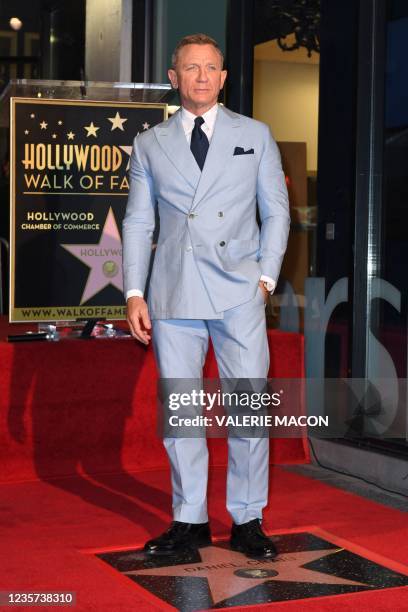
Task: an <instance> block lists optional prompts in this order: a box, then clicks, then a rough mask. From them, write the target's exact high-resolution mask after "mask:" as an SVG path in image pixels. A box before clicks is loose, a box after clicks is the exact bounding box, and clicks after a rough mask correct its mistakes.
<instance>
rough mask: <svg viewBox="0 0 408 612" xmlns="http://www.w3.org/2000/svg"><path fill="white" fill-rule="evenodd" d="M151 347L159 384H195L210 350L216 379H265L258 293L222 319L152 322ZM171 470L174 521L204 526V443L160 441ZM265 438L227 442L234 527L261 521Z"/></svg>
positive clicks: (266, 350)
mask: <svg viewBox="0 0 408 612" xmlns="http://www.w3.org/2000/svg"><path fill="white" fill-rule="evenodd" d="M152 325H153V347H154V352H155V357H156V361H157V364H158V367H159V371H160V377H161V378H162V379H173V378H184V379H196V380H197V379H200V378H201V376H202V369H203V365H204V361H205V357H206V354H207V349H208V339H209V337H211V341H212V344H213V347H214V352H215V356H216V360H217V364H218V372H219V376H220V378H221V379H223V378H224V379H225V378H227V379H237V378H238V379H240V378H245V379H248V378H252V379H258V380H259V379H266V377H267V375H268V370H269V348H268V340H267V334H266V323H265V305H264V299H263V292H262V290H261V289H260V288H258V291H257V293H256V295H255V297H254V298H253V299H251V300H250V301H249V302H246V303H245V304H241V305H240V306H237V307H235V308H231V309H229V310H227V311H225V312H224V318H223V319H207V320H201V319H154V320H153V322H152ZM163 442H164V446H165V448H166V451H167V453H168V457H169V460H170V466H171V480H172V488H173V516H174V520H178V521H183V522H187V523H204V522H207V520H208V514H207V481H208V449H207V441H206V439H205V437H195V438H194V437H192V438H177V437H175V438H164V440H163ZM268 468H269V438H268V437H263V438H240V437H229V438H228V472H227V509H228V511H229V513H230V515H231V517H232V519H233V521H234V522H235V523H236V524H242V523H246V522H247V521H250V520H252V519H254V518H262V509H263V508H264V507H265V506H266V504H267V498H268Z"/></svg>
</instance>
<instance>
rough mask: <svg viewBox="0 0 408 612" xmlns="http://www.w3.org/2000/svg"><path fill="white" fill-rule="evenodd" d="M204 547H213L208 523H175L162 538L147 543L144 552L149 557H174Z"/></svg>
mask: <svg viewBox="0 0 408 612" xmlns="http://www.w3.org/2000/svg"><path fill="white" fill-rule="evenodd" d="M203 546H211V533H210V526H209V524H208V523H182V522H181V521H173V522H172V523H171V525H170V527H169V528H168V529H167V531H165V532H164V533H162V535H161V536H159V537H158V538H154V539H153V540H149V541H148V542H146V544H145V545H144V549H143V550H144V551H145V553H147V554H148V555H174V554H177V553H179V552H183V551H191V550H197V548H201V547H203Z"/></svg>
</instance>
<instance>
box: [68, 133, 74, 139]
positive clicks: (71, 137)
mask: <svg viewBox="0 0 408 612" xmlns="http://www.w3.org/2000/svg"><path fill="white" fill-rule="evenodd" d="M67 137H68V140H74V138H75V134H74V132H68V134H67Z"/></svg>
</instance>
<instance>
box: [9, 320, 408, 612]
mask: <svg viewBox="0 0 408 612" xmlns="http://www.w3.org/2000/svg"><path fill="white" fill-rule="evenodd" d="M5 333H9V332H8V330H7V327H6V326H5V325H3V328H2V329H0V335H2V336H3V337H4V334H5ZM14 333H16V332H15V331H14ZM269 341H270V347H271V375H272V376H274V377H282V378H284V377H287V378H297V377H302V376H303V339H302V337H301V336H299V335H297V334H284V333H281V332H270V334H269ZM0 360H1V361H0V363H1V368H2V370H1V376H0V408H1V423H0V436H1V439H0V444H1V446H0V466H1V476H0V477H1V479H2V481H3V484H1V485H0V527H1V531H2V540H1V542H2V550H1V569H2V571H1V575H0V590H23V591H30V590H32V591H35V592H38V591H40V590H47V591H50V590H52V591H55V590H57V591H76V592H77V606H76V607H75V609H76V610H91V611H92V610H95V611H98V612H99V611H101V610H107V611H108V610H109V611H115V612H116V611H122V610H123V611H126V612H127V611H133V610H143V611H145V610H158V609H164V608H163V606H160V605H159V606H158V605H157V603H156V602H154V601H153V600H150V602H149V600H148V599H146V598H145V597H144V596H142V595H141V593H140V591H139V590H138V589H137V588H136V587H135V585H134V584H132V582H130V581H129V580H128V579H125V578H123V577H122V576H121V575H120V574H119V573H115V572H113V571H112V570H111V569H110V568H108V567H107V566H106V564H104V563H103V562H102V561H101V560H99V559H97V558H96V557H94V556H93V555H91V554H89V550H90V549H95V550H98V551H101V550H109V549H110V550H118V549H129V548H132V547H139V546H141V545H142V544H143V542H144V541H145V540H146V539H147V538H148V537H149V536H150V535H156V534H158V533H160V532H161V531H162V530H163V529H164V527H166V526H167V525H168V522H169V520H170V506H171V500H170V490H169V476H168V473H167V468H164V467H163V466H165V465H167V461H166V458H165V454H164V451H163V448H162V444H161V441H160V440H159V439H158V438H157V436H156V433H155V428H154V427H155V426H154V422H155V414H154V413H155V408H154V403H155V393H156V389H155V376H156V372H155V366H154V362H153V356H152V351H151V350H145V349H144V348H143V347H142V346H140V345H137V344H136V343H135V342H133V341H132V340H118V341H117V342H112V341H109V340H92V341H89V342H87V341H65V342H61V343H51V344H49V343H38V344H35V345H34V344H23V345H22V344H20V345H17V344H15V345H11V344H7V343H6V342H4V341H3V342H1V341H0ZM206 368H207V370H206V375H207V376H208V377H211V376H216V369H215V363H214V360H213V357H212V356H211V355H210V356H209V359H208V362H207V366H206ZM211 443H212V446H213V448H212V451H213V452H212V462H213V464H214V465H215V466H217V465H218V466H222V465H224V464H225V442H224V441H223V440H212V441H211ZM307 460H308V454H307V450H306V448H305V444H304V441H303V440H300V439H299V440H290V439H289V440H276V441H273V443H272V461H273V462H275V463H277V462H281V463H290V462H305V461H307ZM214 465H213V467H212V469H211V472H210V484H209V500H210V501H209V503H210V516H211V523H212V529H213V533H214V534H215V535H218V536H219V535H222V536H226V535H227V533H228V530H229V526H230V519H229V517H228V515H227V513H226V510H225V468H224V467H214ZM19 481H20V482H19ZM21 481H25V482H21ZM265 523H266V528H267V530H268V531H269V532H271V533H273V532H279V531H280V532H282V531H283V532H285V531H287V530H298V531H301V530H307V529H309V530H313V529H315V527H316V526H317V527H319V528H320V529H323V530H325V531H326V532H328V533H329V534H330V537H331V539H332V541H336V542H338V539H339V538H340V545H341V539H344V540H347V541H348V542H350V543H351V544H349V547H353V550H355V551H356V550H358V547H362V548H365V549H367V550H368V551H369V555H368V553H367V556H370V558H371V559H373V560H376V555H377V556H378V555H379V556H380V557H381V556H382V557H386V558H388V559H391V560H392V562H391V561H387V563H384V564H386V565H388V566H390V567H393V568H394V569H395V570H397V571H400V572H402V573H407V571H408V570H406V569H405V570H404V569H403V568H402V567H400V566H399V565H398V563H399V564H404V565H407V564H408V537H407V536H408V521H407V518H406V515H405V514H403V513H401V512H398V511H395V510H392V509H389V508H386V507H383V506H381V505H379V504H375V503H373V502H369V501H366V500H364V499H361V498H359V497H357V496H354V495H351V494H348V493H344V492H342V491H340V490H337V489H334V488H332V487H330V486H327V485H325V484H323V483H320V482H318V481H315V480H311V479H307V478H304V477H301V476H297V475H294V474H291V473H289V472H286V471H285V470H284V469H283V468H279V467H274V468H272V469H271V487H270V503H269V506H268V509H267V512H266V517H265ZM329 539H330V538H329ZM356 547H357V548H356ZM86 551H88V552H86ZM378 562H379V563H381V559H380V558H378ZM392 563H394V565H393V564H392ZM268 607H269V608H271V609H272V610H282V611H283V610H296V612H298V611H299V610H300V609H301V610H319V611H320V610H330V611H332V610H353V611H354V610H360V609H364V608H366V607H371V609H373V610H397V609H398V610H408V589H407V588H406V587H403V588H402V587H400V588H393V589H386V590H376V591H364V592H361V593H353V594H348V595H337V596H330V597H324V598H321V599H318V600H316V599H309V600H307V599H306V600H302V601H301V602H299V601H290V602H285V603H282V604H281V603H274V604H270V605H269V606H268ZM55 608H57V607H55ZM20 609H28V608H26V607H24V606H23V607H20ZM30 609H31V608H30ZM39 609H44V610H45V609H46V610H51V609H54V607H51V606H50V607H46V608H45V607H44V608H39ZM58 609H60V608H59V607H58ZM235 609H238V608H235ZM245 609H246V610H248V609H253V610H257V609H259V606H253V607H252V608H251V607H249V608H248V607H246V608H245Z"/></svg>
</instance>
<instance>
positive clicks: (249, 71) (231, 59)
mask: <svg viewBox="0 0 408 612" xmlns="http://www.w3.org/2000/svg"><path fill="white" fill-rule="evenodd" d="M253 22H254V0H229V2H228V6H227V52H226V68H227V70H228V77H227V82H226V105H227V106H228V108H230V109H231V110H233V111H235V112H237V113H241V114H242V115H248V116H250V117H251V116H252V99H253V76H254V37H253Z"/></svg>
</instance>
